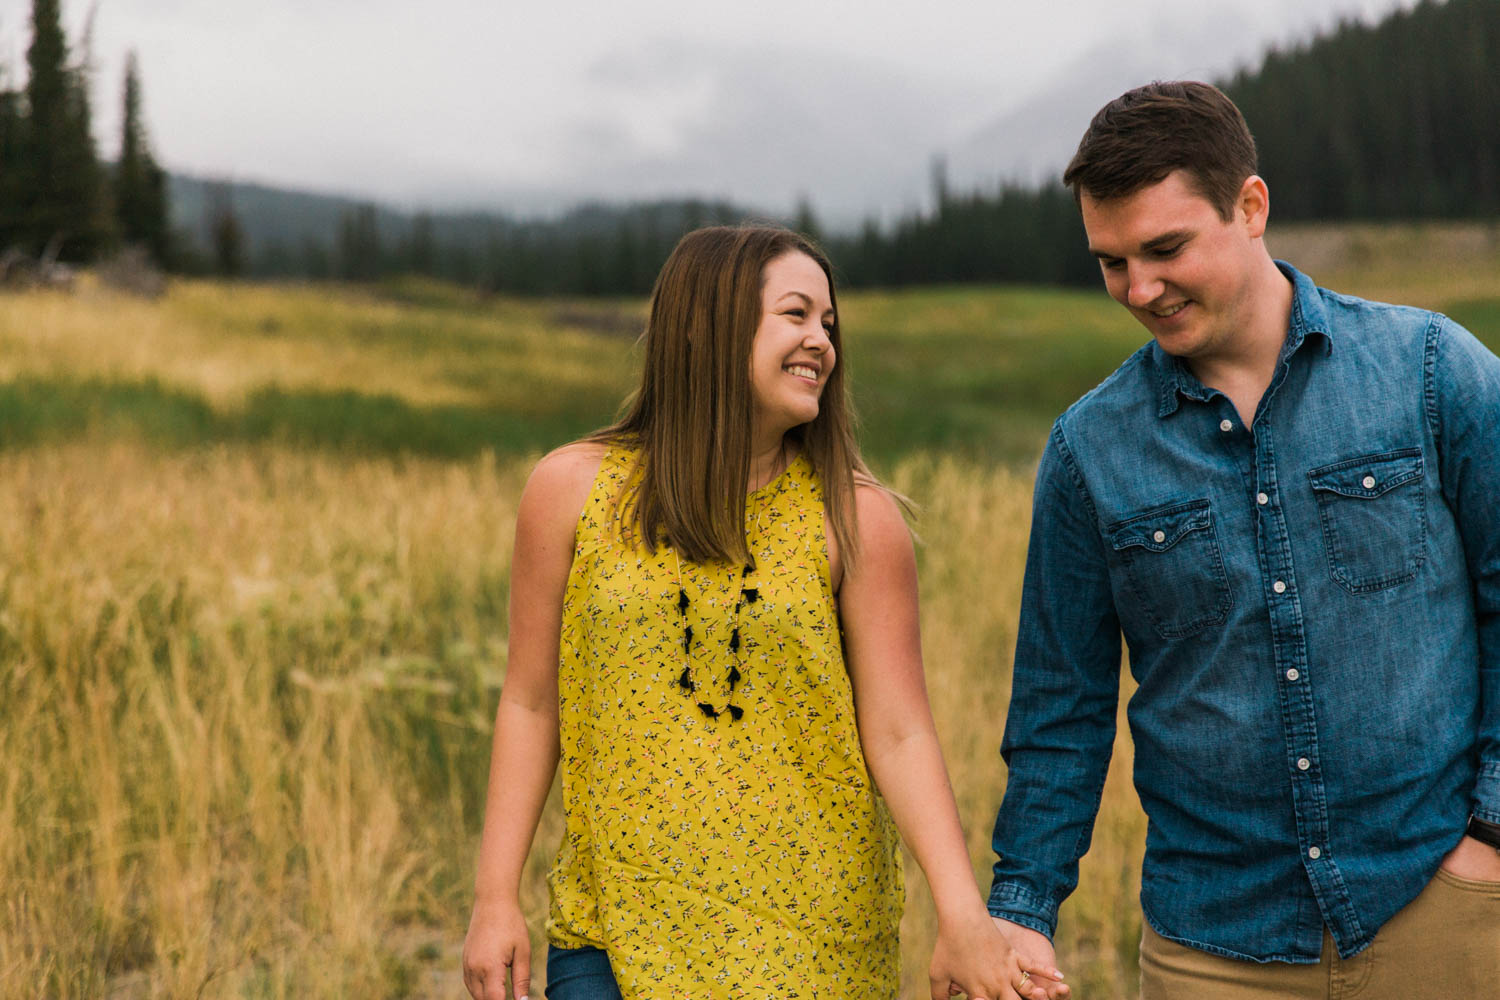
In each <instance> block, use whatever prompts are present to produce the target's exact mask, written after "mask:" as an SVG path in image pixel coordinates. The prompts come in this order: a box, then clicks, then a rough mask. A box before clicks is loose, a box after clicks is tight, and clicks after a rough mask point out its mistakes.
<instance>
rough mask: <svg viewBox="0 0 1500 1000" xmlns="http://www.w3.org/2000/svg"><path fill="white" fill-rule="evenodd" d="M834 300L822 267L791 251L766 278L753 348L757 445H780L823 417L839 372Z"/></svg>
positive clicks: (752, 387)
mask: <svg viewBox="0 0 1500 1000" xmlns="http://www.w3.org/2000/svg"><path fill="white" fill-rule="evenodd" d="M833 319H834V316H833V297H832V295H831V294H830V292H829V289H828V277H827V275H825V274H824V273H823V269H822V268H821V267H819V266H818V262H817V261H815V260H813V259H812V258H811V257H809V256H808V255H807V254H805V253H802V252H801V251H798V250H791V251H788V252H786V253H784V254H782V255H781V256H780V257H775V258H773V259H772V260H771V262H770V263H768V264H767V265H766V267H765V270H764V271H763V272H762V274H761V297H760V325H759V326H758V327H756V329H755V341H754V343H753V344H752V345H751V347H750V391H751V395H752V397H753V399H754V405H755V418H754V419H755V425H754V434H755V437H756V439H757V440H758V441H759V440H766V439H772V438H774V439H776V440H779V439H780V436H781V435H783V434H785V433H786V432H787V431H789V430H791V429H792V428H793V427H796V426H798V425H800V424H805V423H808V422H809V421H811V420H812V419H813V418H815V417H816V416H817V415H818V401H819V399H820V397H821V396H822V395H823V386H824V385H826V384H827V383H828V376H829V375H830V374H831V373H832V372H833V365H834V362H835V361H836V360H837V359H836V357H835V355H834V350H833V342H832V340H831V339H830V336H831V332H832V330H833Z"/></svg>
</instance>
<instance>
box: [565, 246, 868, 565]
mask: <svg viewBox="0 0 1500 1000" xmlns="http://www.w3.org/2000/svg"><path fill="white" fill-rule="evenodd" d="M787 253H803V254H806V255H807V256H809V257H811V258H812V259H813V260H814V261H815V262H817V265H818V266H819V267H820V268H822V269H823V273H824V274H825V275H826V276H827V278H828V295H829V301H830V302H831V303H832V304H833V316H834V319H833V326H832V328H831V329H830V330H829V332H828V339H829V341H830V342H831V343H832V344H833V349H834V351H835V364H834V368H833V371H832V372H830V373H829V376H828V381H827V382H826V383H825V384H824V386H823V395H822V399H821V400H820V401H819V404H818V415H817V417H816V418H815V419H813V420H812V421H810V422H809V423H806V424H803V425H801V426H800V427H796V428H793V429H792V430H791V431H790V432H789V433H788V435H787V436H788V438H790V439H791V440H793V441H794V442H795V443H796V445H797V447H798V448H799V450H801V451H802V452H803V453H805V454H806V455H807V456H808V458H809V459H810V460H811V462H812V465H813V468H814V469H816V470H817V472H818V475H819V478H820V479H821V480H822V482H823V498H824V504H825V507H826V509H827V512H828V519H829V521H830V522H831V524H832V527H833V533H834V537H835V538H836V539H837V541H838V546H839V550H840V551H841V552H842V553H844V557H845V561H846V563H852V561H853V558H854V555H855V553H856V550H857V548H858V546H857V543H856V538H855V515H854V483H855V477H856V476H858V477H859V478H860V480H861V481H873V480H871V478H870V474H869V471H868V470H867V469H866V468H865V464H864V461H863V460H862V459H861V458H860V454H859V446H858V444H857V442H856V441H855V437H854V419H853V415H852V413H851V410H850V406H849V400H848V393H847V391H846V389H845V382H844V369H845V365H844V359H843V339H842V337H841V335H840V332H839V320H838V299H837V298H836V296H835V292H834V288H833V268H832V266H831V265H830V264H829V262H828V258H827V257H826V256H825V255H824V253H823V251H822V250H820V249H819V248H818V247H817V246H816V245H815V244H814V243H812V241H810V240H808V239H807V238H806V237H804V236H802V235H801V234H799V233H795V232H792V231H791V230H789V229H783V228H781V227H779V226H711V227H709V228H707V229H698V230H695V231H693V232H691V233H688V234H687V235H686V236H684V237H683V238H682V240H681V241H680V242H679V243H678V244H677V247H676V249H674V250H673V251H672V254H671V256H670V257H668V258H667V262H666V264H664V265H663V266H662V269H661V274H660V275H658V276H657V279H656V287H655V289H654V290H653V291H652V293H651V316H650V319H649V320H648V321H647V324H646V333H645V337H644V341H645V351H646V357H645V363H644V365H643V366H642V372H641V385H640V388H639V389H638V390H636V392H635V394H634V395H633V396H632V397H631V398H630V399H629V400H628V401H627V403H626V413H625V415H624V416H623V417H622V418H621V419H620V420H619V421H618V422H617V423H615V424H613V425H611V426H609V427H605V428H603V429H602V430H599V431H596V432H594V433H593V434H591V435H590V436H589V440H593V441H603V442H607V443H619V444H626V445H629V446H631V447H634V448H638V449H639V450H640V458H639V461H638V465H637V468H636V474H635V476H634V480H635V488H634V489H633V490H631V491H629V492H628V494H627V497H626V502H625V503H624V504H622V506H621V508H620V510H619V511H618V515H619V517H620V521H621V524H620V527H621V528H622V530H623V531H624V532H625V533H627V534H628V535H633V536H635V537H636V538H637V539H638V540H642V541H645V542H646V543H647V546H648V547H654V546H655V544H656V542H657V541H658V539H660V538H661V537H663V536H665V538H666V540H667V541H668V542H669V543H670V544H671V545H672V546H673V547H674V548H676V549H677V551H678V552H680V553H681V554H682V555H683V556H684V557H685V558H688V559H692V560H693V561H694V562H707V561H711V560H724V561H726V562H729V561H732V562H741V563H743V562H749V561H751V559H752V557H751V555H750V552H749V551H748V548H747V546H746V544H745V491H746V489H747V488H748V486H749V478H750V460H751V454H750V452H751V440H750V433H751V422H752V419H753V412H754V397H753V395H752V392H751V388H750V349H751V345H752V344H753V342H754V340H755V332H756V329H757V328H758V327H759V326H760V319H761V292H762V287H763V285H764V277H765V269H766V265H767V264H769V263H770V262H771V261H773V260H775V259H776V258H777V257H780V256H782V255H783V254H787Z"/></svg>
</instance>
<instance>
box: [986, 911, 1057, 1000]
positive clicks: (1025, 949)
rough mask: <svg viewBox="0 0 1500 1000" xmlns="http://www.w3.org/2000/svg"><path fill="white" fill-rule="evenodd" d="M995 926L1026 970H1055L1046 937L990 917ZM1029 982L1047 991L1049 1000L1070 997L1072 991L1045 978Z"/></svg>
mask: <svg viewBox="0 0 1500 1000" xmlns="http://www.w3.org/2000/svg"><path fill="white" fill-rule="evenodd" d="M990 919H991V920H993V921H995V926H996V927H998V928H1000V933H1001V934H1004V935H1005V940H1007V941H1009V942H1010V947H1011V950H1013V951H1014V952H1015V953H1016V955H1017V956H1018V957H1019V958H1020V959H1021V964H1022V965H1023V966H1024V967H1025V968H1028V969H1055V968H1057V953H1056V952H1054V951H1053V949H1052V942H1051V941H1049V940H1048V939H1047V935H1045V934H1042V933H1040V932H1039V931H1034V930H1032V929H1031V928H1030V927H1022V926H1021V925H1020V924H1015V923H1011V922H1010V921H1009V920H1005V919H1003V918H1001V917H991V918H990ZM1031 981H1032V982H1034V983H1036V984H1037V985H1038V986H1040V987H1041V988H1042V989H1044V990H1046V991H1047V996H1048V997H1049V998H1050V1000H1062V998H1063V997H1067V996H1070V995H1071V994H1072V992H1073V991H1072V990H1071V989H1070V988H1069V987H1068V984H1067V983H1061V982H1058V981H1057V980H1055V979H1048V978H1047V977H1046V976H1038V975H1033V976H1032V977H1031Z"/></svg>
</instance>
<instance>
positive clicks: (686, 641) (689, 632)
mask: <svg viewBox="0 0 1500 1000" xmlns="http://www.w3.org/2000/svg"><path fill="white" fill-rule="evenodd" d="M682 651H683V652H684V653H690V652H692V651H693V626H691V625H689V626H687V627H686V628H684V629H683V630H682Z"/></svg>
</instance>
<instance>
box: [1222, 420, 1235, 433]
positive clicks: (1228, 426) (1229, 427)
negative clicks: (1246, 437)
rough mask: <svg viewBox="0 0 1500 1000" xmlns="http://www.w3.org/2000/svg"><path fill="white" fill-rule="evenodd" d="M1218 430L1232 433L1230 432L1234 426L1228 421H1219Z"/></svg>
mask: <svg viewBox="0 0 1500 1000" xmlns="http://www.w3.org/2000/svg"><path fill="white" fill-rule="evenodd" d="M1219 430H1221V431H1232V430H1234V424H1233V423H1231V422H1230V421H1228V420H1220V421H1219Z"/></svg>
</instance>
